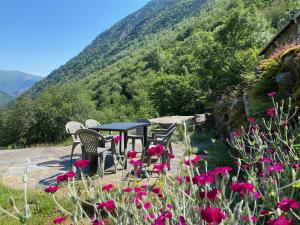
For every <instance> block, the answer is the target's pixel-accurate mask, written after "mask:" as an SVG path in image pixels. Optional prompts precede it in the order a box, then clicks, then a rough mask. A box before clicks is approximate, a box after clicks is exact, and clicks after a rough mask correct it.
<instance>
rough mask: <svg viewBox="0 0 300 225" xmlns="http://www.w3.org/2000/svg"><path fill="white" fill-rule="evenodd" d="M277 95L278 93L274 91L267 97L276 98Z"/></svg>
mask: <svg viewBox="0 0 300 225" xmlns="http://www.w3.org/2000/svg"><path fill="white" fill-rule="evenodd" d="M275 95H276V92H275V91H272V92H269V93H267V96H268V97H274V96H275Z"/></svg>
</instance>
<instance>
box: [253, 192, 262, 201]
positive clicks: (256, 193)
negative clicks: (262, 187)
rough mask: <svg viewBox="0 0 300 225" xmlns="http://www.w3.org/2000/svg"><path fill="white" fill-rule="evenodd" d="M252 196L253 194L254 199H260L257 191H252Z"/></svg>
mask: <svg viewBox="0 0 300 225" xmlns="http://www.w3.org/2000/svg"><path fill="white" fill-rule="evenodd" d="M253 196H254V197H255V198H256V199H260V198H261V194H260V193H259V192H258V191H256V192H254V193H253Z"/></svg>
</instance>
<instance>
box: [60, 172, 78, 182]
mask: <svg viewBox="0 0 300 225" xmlns="http://www.w3.org/2000/svg"><path fill="white" fill-rule="evenodd" d="M75 176H76V174H75V173H74V172H73V171H69V172H67V173H65V174H63V175H60V176H57V178H56V180H57V182H58V183H60V182H63V181H67V180H68V179H69V178H72V177H75Z"/></svg>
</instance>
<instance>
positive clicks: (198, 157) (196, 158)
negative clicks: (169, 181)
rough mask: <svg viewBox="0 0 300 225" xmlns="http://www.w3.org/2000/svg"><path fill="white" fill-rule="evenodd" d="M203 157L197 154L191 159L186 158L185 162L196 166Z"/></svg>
mask: <svg viewBox="0 0 300 225" xmlns="http://www.w3.org/2000/svg"><path fill="white" fill-rule="evenodd" d="M202 159H203V158H202V157H201V156H200V155H197V156H195V157H194V158H193V159H191V160H185V161H184V164H185V165H187V166H191V165H193V166H195V165H196V164H197V163H198V162H200V161H201V160H202Z"/></svg>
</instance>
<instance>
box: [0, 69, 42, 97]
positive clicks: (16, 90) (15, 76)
mask: <svg viewBox="0 0 300 225" xmlns="http://www.w3.org/2000/svg"><path fill="white" fill-rule="evenodd" d="M41 79H42V77H40V76H35V75H32V74H28V73H24V72H20V71H8V70H0V91H2V92H5V93H6V94H8V95H10V96H18V95H20V94H21V93H23V92H24V91H26V90H27V89H29V88H30V87H31V86H32V85H34V84H35V83H36V82H37V81H39V80H41Z"/></svg>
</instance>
